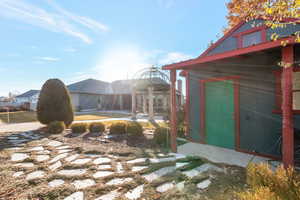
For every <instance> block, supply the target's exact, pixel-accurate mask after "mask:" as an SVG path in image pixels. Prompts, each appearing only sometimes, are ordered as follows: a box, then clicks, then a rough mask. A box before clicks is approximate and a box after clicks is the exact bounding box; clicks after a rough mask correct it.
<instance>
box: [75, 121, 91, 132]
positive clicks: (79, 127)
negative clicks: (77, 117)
mask: <svg viewBox="0 0 300 200" xmlns="http://www.w3.org/2000/svg"><path fill="white" fill-rule="evenodd" d="M87 127H88V124H87V123H76V124H72V125H71V130H72V133H85V132H86V131H87Z"/></svg>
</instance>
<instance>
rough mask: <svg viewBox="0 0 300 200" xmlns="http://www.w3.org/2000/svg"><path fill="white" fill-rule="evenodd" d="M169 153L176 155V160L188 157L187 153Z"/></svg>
mask: <svg viewBox="0 0 300 200" xmlns="http://www.w3.org/2000/svg"><path fill="white" fill-rule="evenodd" d="M168 155H170V156H174V157H175V158H176V160H178V159H183V158H186V157H187V156H186V155H184V154H180V153H169V154H168Z"/></svg>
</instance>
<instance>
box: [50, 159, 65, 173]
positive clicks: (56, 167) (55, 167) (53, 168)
mask: <svg viewBox="0 0 300 200" xmlns="http://www.w3.org/2000/svg"><path fill="white" fill-rule="evenodd" d="M61 166H62V164H61V162H60V161H57V162H56V163H54V164H53V165H50V166H49V169H50V170H51V171H54V170H56V169H58V168H60V167H61Z"/></svg>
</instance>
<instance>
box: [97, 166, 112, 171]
mask: <svg viewBox="0 0 300 200" xmlns="http://www.w3.org/2000/svg"><path fill="white" fill-rule="evenodd" d="M97 168H98V169H99V170H105V169H111V165H99V166H98V167H97Z"/></svg>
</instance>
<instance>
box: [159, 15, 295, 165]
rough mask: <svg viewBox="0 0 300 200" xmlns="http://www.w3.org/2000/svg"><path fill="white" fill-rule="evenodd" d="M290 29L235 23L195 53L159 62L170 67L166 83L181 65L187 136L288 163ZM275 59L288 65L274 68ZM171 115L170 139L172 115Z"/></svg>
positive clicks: (292, 101) (290, 132)
mask: <svg viewBox="0 0 300 200" xmlns="http://www.w3.org/2000/svg"><path fill="white" fill-rule="evenodd" d="M296 31H300V24H296V25H293V24H289V25H287V26H286V27H284V28H275V29H271V28H268V27H266V26H265V24H264V21H263V20H254V21H249V22H241V23H240V24H238V25H237V26H235V27H234V28H232V29H231V30H230V31H229V32H227V33H226V34H225V35H224V36H223V37H222V38H221V39H219V40H218V41H217V42H216V43H215V44H213V45H212V46H211V47H209V48H208V49H207V50H206V51H205V52H204V53H203V54H202V55H200V56H199V57H197V58H195V59H191V60H187V61H183V62H179V63H175V64H170V65H167V66H164V69H167V70H171V79H172V80H173V81H172V85H175V84H176V82H175V81H176V70H184V71H183V72H182V73H181V74H182V75H184V76H185V78H186V86H187V87H186V89H187V91H186V94H187V100H186V101H187V104H186V105H187V106H186V112H187V118H186V120H187V123H188V133H187V135H188V138H189V139H190V141H192V142H195V143H205V144H209V145H215V146H219V147H223V148H228V149H233V150H236V151H240V152H246V153H249V154H254V155H261V156H266V157H270V158H275V159H280V158H281V157H282V159H283V162H284V164H285V166H288V165H293V164H294V163H293V162H294V145H297V144H299V141H298V140H297V138H299V135H298V134H299V130H300V115H299V114H300V90H299V89H300V69H299V66H298V65H296V63H297V62H298V61H299V59H300V54H299V53H300V44H299V43H296V42H295V40H294V39H295V37H294V36H293V33H295V32H296ZM274 33H276V34H278V35H279V38H278V40H276V41H272V40H271V37H272V35H273V34H274ZM284 42H286V45H283V43H284ZM281 61H282V62H283V63H289V64H291V67H285V68H282V67H279V66H278V63H279V62H281ZM172 93H174V91H172ZM172 107H173V109H172V110H175V109H176V105H172ZM171 115H172V121H171V124H172V127H173V129H172V141H174V138H175V136H176V132H174V130H176V128H175V129H174V127H175V126H176V116H175V113H174V112H172V114H171ZM294 131H295V133H294ZM294 137H295V141H294ZM175 141H176V140H175ZM281 147H282V148H281ZM172 149H173V151H176V143H174V142H173V143H172ZM191 151H192V150H191Z"/></svg>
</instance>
